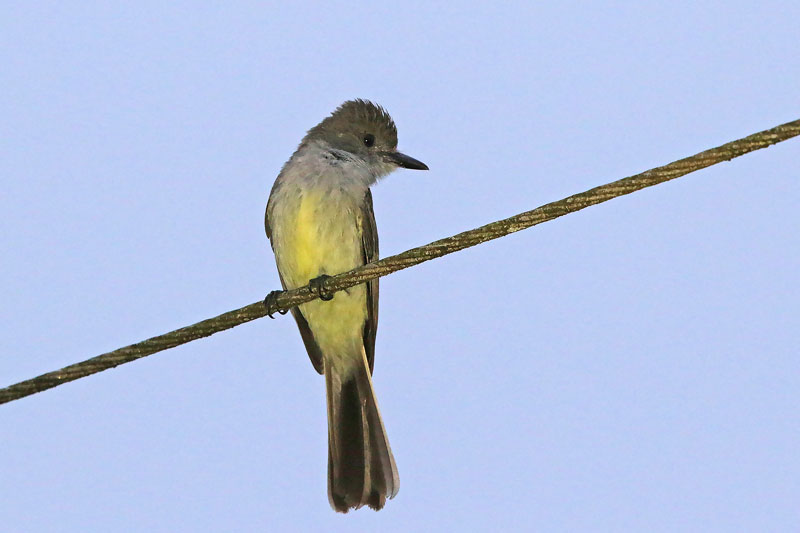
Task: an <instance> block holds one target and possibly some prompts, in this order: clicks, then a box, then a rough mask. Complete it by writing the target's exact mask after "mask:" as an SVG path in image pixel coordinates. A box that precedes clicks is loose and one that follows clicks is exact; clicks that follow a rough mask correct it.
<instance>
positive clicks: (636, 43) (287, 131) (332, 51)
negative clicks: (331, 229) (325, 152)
mask: <svg viewBox="0 0 800 533" xmlns="http://www.w3.org/2000/svg"><path fill="white" fill-rule="evenodd" d="M650 4H651V3H639V2H636V3H634V2H631V3H609V4H605V5H603V6H601V5H599V4H598V3H592V4H590V3H587V2H574V3H571V2H561V3H559V5H558V6H555V5H553V6H541V5H540V6H535V5H533V6H532V5H530V3H519V4H517V5H511V4H506V3H504V4H503V5H502V7H498V5H496V4H494V3H492V4H489V3H487V4H486V6H484V7H480V6H477V5H473V6H471V7H466V6H465V5H463V4H461V3H455V2H454V3H452V5H449V6H448V5H444V4H443V5H437V4H435V3H431V2H419V3H406V5H405V7H404V8H402V9H390V8H384V7H381V6H378V5H376V4H375V3H372V2H360V3H350V2H341V3H324V4H323V3H319V4H317V5H307V6H305V7H302V6H298V5H295V4H292V5H290V4H288V3H286V4H285V5H278V4H268V3H266V2H238V3H227V4H226V3H217V5H216V6H214V5H212V3H210V2H208V3H200V2H183V3H170V4H169V5H165V3H164V2H125V3H123V2H118V3H116V4H101V3H99V2H98V3H95V2H8V1H7V2H3V4H2V7H0V47H1V48H0V66H1V68H0V95H1V96H2V98H0V179H1V180H2V189H0V213H2V217H1V219H0V220H2V222H1V224H2V227H1V228H0V229H1V231H0V251H1V252H0V277H1V278H2V293H1V297H2V317H1V318H0V385H3V386H5V385H8V384H11V383H14V382H17V381H20V380H22V379H26V378H29V377H33V376H35V375H38V374H40V373H43V372H46V371H50V370H54V369H57V368H60V367H62V366H65V365H67V364H70V363H74V362H77V361H80V360H83V359H85V358H88V357H90V356H93V355H96V354H98V353H101V352H105V351H107V350H111V349H114V348H117V347H119V346H122V345H125V344H129V343H132V342H135V341H139V340H141V339H144V338H146V337H149V336H152V335H155V334H159V333H163V332H166V331H168V330H171V329H174V328H176V327H180V326H184V325H187V324H190V323H192V322H195V321H197V320H200V319H204V318H207V317H210V316H213V315H216V314H218V313H221V312H224V311H228V310H230V309H233V308H236V307H239V306H242V305H245V304H248V303H251V302H253V301H256V300H259V299H261V298H262V297H263V296H264V295H265V294H266V293H267V292H268V291H269V290H271V289H274V288H276V287H277V286H278V281H277V275H276V271H275V267H274V264H273V259H272V255H271V252H270V251H269V249H268V247H267V241H266V238H265V236H264V232H263V227H262V217H263V208H264V204H265V202H266V199H267V195H268V192H269V188H270V186H271V185H272V181H273V179H274V177H275V175H276V174H277V172H278V170H279V169H280V167H281V165H282V164H283V163H284V161H285V160H286V159H287V158H288V157H289V155H290V154H291V153H292V151H293V150H294V149H295V147H296V145H297V143H298V142H299V140H300V138H301V137H302V136H303V134H304V132H305V131H306V130H307V129H308V128H309V127H311V126H313V125H314V124H316V123H317V122H318V121H319V120H321V119H322V118H323V117H324V116H326V115H327V114H328V113H329V112H330V111H331V110H333V109H334V108H335V106H337V105H338V104H339V103H341V102H342V101H344V100H346V99H348V98H353V97H364V98H371V99H374V100H375V101H377V102H379V103H381V104H382V105H384V106H386V107H387V109H388V110H389V111H390V112H391V113H392V115H393V116H394V118H395V119H396V121H397V123H398V126H399V130H400V147H401V149H403V150H405V151H406V152H407V153H409V154H411V155H413V156H415V157H417V158H419V159H421V160H423V161H425V162H426V163H428V164H429V165H430V168H431V171H430V172H428V173H415V172H409V171H401V172H398V173H396V174H394V175H392V176H391V177H390V178H388V179H387V180H386V181H384V182H383V183H381V184H380V185H379V186H378V187H376V189H375V192H374V196H375V212H376V214H377V219H378V224H379V227H380V231H381V245H382V246H381V247H382V252H383V255H388V254H391V253H397V252H400V251H403V250H405V249H407V248H409V247H412V246H416V245H420V244H424V243H427V242H429V241H432V240H434V239H437V238H440V237H444V236H447V235H450V234H453V233H456V232H458V231H462V230H465V229H469V228H471V227H475V226H478V225H480V224H484V223H486V222H489V221H492V220H495V219H498V218H502V217H505V216H510V215H513V214H515V213H518V212H520V211H524V210H527V209H531V208H533V207H536V206H538V205H541V204H543V203H546V202H548V201H552V200H556V199H559V198H562V197H564V196H567V195H569V194H572V193H575V192H579V191H582V190H584V189H587V188H590V187H592V186H595V185H598V184H601V183H605V182H608V181H611V180H613V179H617V178H620V177H623V176H626V175H630V174H633V173H636V172H640V171H642V170H645V169H647V168H651V167H653V166H656V165H660V164H664V163H668V162H670V161H672V160H674V159H677V158H680V157H684V156H687V155H690V154H693V153H695V152H698V151H700V150H703V149H706V148H710V147H712V146H716V145H718V144H721V143H724V142H727V141H730V140H733V139H736V138H739V137H741V136H744V135H747V134H749V133H753V132H755V131H759V130H762V129H766V128H768V127H772V126H775V125H777V124H781V123H783V122H786V121H789V120H793V119H797V118H800V97H799V96H798V95H800V53H798V50H800V30H798V27H799V26H798V24H800V22H798V21H800V4H798V2H796V1H785V2H757V3H754V2H716V3H710V2H700V3H697V2H679V3H671V5H670V6H669V7H663V6H662V7H654V6H653V5H650ZM798 168H800V140H792V141H788V142H786V143H785V144H782V145H779V146H778V147H774V148H770V149H768V150H764V151H761V152H758V153H756V154H753V155H749V156H746V157H744V158H741V159H737V160H735V161H733V162H731V163H725V164H721V165H719V166H716V167H714V168H712V169H709V170H706V171H702V172H699V173H697V174H693V175H691V176H688V177H686V178H683V179H681V180H678V181H677V182H673V183H669V184H666V185H661V186H658V187H656V188H653V189H649V190H647V191H645V192H641V193H637V194H635V195H632V196H628V197H625V198H623V199H618V200H615V201H612V202H610V203H606V204H603V205H601V206H598V207H594V208H591V209H589V210H586V211H583V212H581V213H578V214H574V215H570V216H567V217H565V218H562V219H559V220H557V221H555V222H551V223H548V224H545V225H543V226H539V227H537V228H535V229H533V230H528V231H526V232H523V233H521V234H517V235H514V236H511V237H508V238H505V239H502V240H500V241H497V242H493V243H490V244H486V245H483V246H480V247H478V248H474V249H471V250H468V251H465V252H462V253H459V254H457V255H453V256H449V257H447V258H443V259H440V260H437V261H433V262H430V263H426V264H425V265H422V266H419V267H416V268H413V269H411V270H407V271H404V272H402V273H398V274H395V275H392V276H390V277H389V278H385V279H384V280H383V281H382V286H381V323H380V329H379V335H378V346H377V365H376V374H375V383H376V388H377V392H378V397H379V399H380V405H381V409H382V411H383V415H384V418H385V421H386V425H387V429H388V432H389V437H390V440H391V443H392V446H393V448H394V453H395V457H396V459H397V463H398V465H399V469H400V477H401V490H400V494H399V495H398V497H397V498H396V499H395V500H394V501H391V502H389V504H388V505H387V506H386V509H385V510H383V511H381V512H380V513H374V512H372V511H370V510H368V509H364V510H361V511H358V512H355V513H351V514H349V515H347V516H341V515H336V514H335V513H333V512H332V511H331V510H330V508H329V507H328V502H327V496H326V477H325V476H326V461H327V453H326V430H325V423H326V422H325V407H324V393H323V389H324V385H323V380H322V379H321V378H320V377H319V376H318V375H317V374H316V373H315V372H314V371H313V369H312V367H311V365H310V364H309V362H308V358H307V356H306V354H305V353H304V350H303V348H302V345H301V342H300V337H299V335H298V333H297V331H296V328H295V325H294V323H293V322H292V321H291V320H290V319H288V318H287V317H284V318H282V319H281V320H275V321H270V320H259V321H256V322H254V323H250V324H248V325H245V326H242V327H239V328H236V329H234V330H231V331H229V332H226V333H222V334H219V335H216V336H214V337H212V338H209V339H204V340H200V341H197V342H193V343H191V344H188V345H185V346H182V347H180V348H178V349H175V350H172V351H169V352H164V353H160V354H158V355H155V356H151V357H149V358H147V359H145V360H142V361H139V362H136V363H132V364H129V365H125V366H123V367H121V368H118V369H116V370H112V371H108V372H105V373H103V374H100V375H96V376H93V377H90V378H87V379H83V380H80V381H78V382H75V383H72V384H68V385H65V386H62V387H59V388H57V389H54V390H51V391H48V392H45V393H42V394H38V395H35V396H33V397H29V398H26V399H23V400H21V401H17V402H14V403H11V404H8V405H3V406H0V446H1V448H2V449H1V453H0V528H2V529H3V530H4V531H34V532H39V531H82V532H83V531H287V530H299V531H444V530H450V531H453V530H461V531H492V530H494V531H497V530H532V531H636V530H638V531H676V530H679V531H798V529H800V451H798V450H800V446H799V445H798V443H799V442H800V356H798V352H800V349H799V348H798V341H800V333H798V332H799V331H800V318H798V317H799V316H800V304H798V288H797V282H798V270H799V269H800V251H799V250H800V242H798V236H797V234H798V222H800V217H798V215H797V212H798V205H800V187H798ZM456 528H458V529H456Z"/></svg>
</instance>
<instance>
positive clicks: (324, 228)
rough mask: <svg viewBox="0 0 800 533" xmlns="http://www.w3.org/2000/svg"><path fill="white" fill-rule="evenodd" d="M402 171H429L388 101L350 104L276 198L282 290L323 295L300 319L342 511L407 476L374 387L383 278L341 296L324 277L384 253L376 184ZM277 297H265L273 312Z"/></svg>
mask: <svg viewBox="0 0 800 533" xmlns="http://www.w3.org/2000/svg"><path fill="white" fill-rule="evenodd" d="M399 167H402V168H409V169H415V170H427V169H428V167H427V166H426V165H425V164H424V163H422V162H420V161H417V160H416V159H414V158H412V157H409V156H407V155H404V154H402V153H400V152H398V151H397V128H396V127H395V125H394V121H393V120H392V118H391V117H390V116H389V114H388V113H387V112H386V111H385V110H384V109H383V108H382V107H380V106H378V105H375V104H373V103H372V102H369V101H366V100H351V101H348V102H345V103H343V104H342V105H341V106H339V107H338V108H337V109H336V110H335V111H334V112H333V113H332V114H331V115H330V116H329V117H327V118H326V119H325V120H323V121H322V122H320V123H319V124H317V125H316V126H314V127H313V128H311V129H310V130H309V131H308V133H307V134H306V136H305V137H304V138H303V141H302V142H301V143H300V146H299V147H298V148H297V151H295V153H294V154H293V155H292V157H291V158H290V159H289V161H288V162H287V163H286V164H285V165H284V166H283V169H282V170H281V172H280V174H279V175H278V178H277V179H276V180H275V184H274V185H273V187H272V192H271V193H270V196H269V201H268V202H267V212H266V217H265V226H266V230H267V237H268V238H269V239H270V242H271V244H272V250H273V252H274V253H275V262H276V263H277V265H278V273H279V275H280V278H281V284H282V285H283V288H284V289H294V288H297V287H302V286H304V285H306V284H308V283H311V286H312V288H313V289H314V291H315V292H317V294H319V296H320V300H314V301H312V302H308V303H304V304H301V305H299V306H297V307H295V308H293V309H292V315H294V318H295V320H296V321H297V326H298V327H299V328H300V335H301V337H302V338H303V343H304V344H305V347H306V350H307V351H308V356H309V357H310V358H311V364H312V365H314V368H315V369H316V371H317V372H319V373H320V374H324V375H325V390H326V394H327V405H328V499H329V500H330V504H331V507H333V508H334V509H335V510H336V511H339V512H342V513H346V512H347V511H348V510H349V509H358V508H359V507H361V506H362V505H365V504H366V505H368V506H369V507H371V508H373V509H375V510H378V509H381V508H382V507H383V506H384V504H385V503H386V498H392V497H394V495H395V494H397V491H398V489H399V488H400V480H399V478H398V476H397V466H395V462H394V457H393V456H392V450H391V448H390V447H389V440H388V439H387V438H386V430H385V429H384V427H383V421H382V420H381V415H380V412H379V411H378V402H377V400H376V398H375V393H374V392H373V389H372V377H371V374H372V369H373V365H374V361H375V333H376V331H377V327H378V280H377V279H374V280H372V281H368V282H366V283H364V284H362V285H357V286H355V287H351V288H349V289H346V290H344V291H341V292H338V293H337V294H336V295H335V296H336V297H335V298H334V297H333V296H334V295H333V294H331V293H330V292H329V291H328V290H327V289H326V287H325V280H326V279H327V278H328V277H329V276H331V275H335V274H340V273H342V272H346V271H348V270H351V269H353V268H355V267H357V266H360V265H363V264H366V263H369V262H372V261H375V260H377V259H378V231H377V228H376V227H375V215H374V214H373V211H372V194H371V193H370V190H369V187H370V186H371V185H373V184H374V183H375V182H377V181H378V180H379V179H380V178H382V177H384V176H386V175H387V174H389V173H390V172H392V171H393V170H395V169H397V168H399ZM278 293H279V291H276V292H273V293H270V295H269V296H267V298H266V300H265V305H266V306H267V311H268V312H269V313H270V315H271V313H273V312H274V311H275V310H276V306H275V298H276V297H277V294H278Z"/></svg>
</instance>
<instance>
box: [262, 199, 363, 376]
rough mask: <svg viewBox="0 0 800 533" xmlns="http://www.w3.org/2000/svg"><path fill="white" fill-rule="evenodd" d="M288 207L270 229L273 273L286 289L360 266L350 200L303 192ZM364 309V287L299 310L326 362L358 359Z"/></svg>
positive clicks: (356, 225) (354, 211) (356, 226)
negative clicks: (274, 262) (332, 358)
mask: <svg viewBox="0 0 800 533" xmlns="http://www.w3.org/2000/svg"><path fill="white" fill-rule="evenodd" d="M292 204H293V205H284V206H281V212H280V213H276V215H277V216H279V217H282V218H281V219H280V223H279V224H273V231H274V235H273V238H274V239H276V242H275V244H276V246H277V249H278V250H279V253H278V254H277V255H276V259H277V262H278V270H279V271H280V272H281V276H282V277H283V280H284V283H286V287H287V288H295V287H301V286H303V285H306V284H307V283H308V282H309V280H311V279H313V278H316V277H317V276H320V275H322V274H327V275H335V274H339V273H342V272H346V271H348V270H350V269H352V268H355V267H356V266H359V265H361V264H363V255H362V245H361V236H360V231H359V220H358V216H359V210H358V206H357V205H355V204H354V203H353V200H352V199H351V198H350V197H347V196H345V195H341V194H337V191H335V190H334V191H330V190H328V191H324V192H315V191H304V192H303V194H302V196H300V197H299V198H298V199H297V200H295V201H293V202H292ZM366 306H367V298H366V288H365V286H364V285H359V286H356V287H352V288H350V289H348V290H346V291H340V292H337V293H336V294H335V295H334V298H333V300H331V301H328V302H323V301H319V300H315V301H313V302H308V303H306V304H302V305H300V310H301V312H302V313H303V315H304V316H305V318H306V320H307V321H308V324H309V327H310V328H311V331H312V332H313V333H314V338H315V339H316V341H317V343H318V344H319V345H320V348H321V349H322V351H323V353H325V354H326V359H327V358H328V357H327V356H328V354H342V355H345V354H347V355H349V356H350V357H352V355H350V354H352V353H353V352H354V351H356V353H360V345H361V342H362V340H361V339H362V334H363V327H364V322H365V320H366V317H367V313H366V309H367V308H366ZM331 363H333V361H331Z"/></svg>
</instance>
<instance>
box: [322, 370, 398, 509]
mask: <svg viewBox="0 0 800 533" xmlns="http://www.w3.org/2000/svg"><path fill="white" fill-rule="evenodd" d="M362 360H363V364H360V365H357V368H356V369H347V370H349V371H350V372H349V373H347V374H345V373H344V372H342V371H341V370H338V369H336V368H333V365H331V366H330V367H329V368H326V369H325V389H326V392H327V398H328V499H329V500H330V503H331V507H333V509H334V510H336V511H339V512H340V513H346V512H347V511H348V510H350V509H358V508H359V507H361V506H362V505H365V504H366V505H368V506H369V507H371V508H373V509H375V510H376V511H377V510H378V509H381V508H382V507H383V505H384V504H385V503H386V498H393V497H394V495H395V494H397V491H398V489H399V488H400V479H399V478H398V476H397V466H395V464H394V457H393V456H392V450H391V448H390V447H389V440H388V439H387V438H386V430H384V428H383V422H382V421H381V414H380V412H379V411H378V403H377V401H376V399H375V393H374V392H373V390H372V378H371V377H370V373H369V370H368V368H367V361H366V359H365V358H363V357H362Z"/></svg>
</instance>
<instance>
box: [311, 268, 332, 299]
mask: <svg viewBox="0 0 800 533" xmlns="http://www.w3.org/2000/svg"><path fill="white" fill-rule="evenodd" d="M329 278H330V276H328V275H327V274H322V275H321V276H318V277H316V278H314V279H312V280H311V281H309V282H308V288H309V289H310V290H311V294H316V295H317V296H319V299H320V300H323V301H326V302H329V301H331V300H333V292H332V291H329V290H328V289H327V288H326V287H325V282H326V281H328V279H329Z"/></svg>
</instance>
